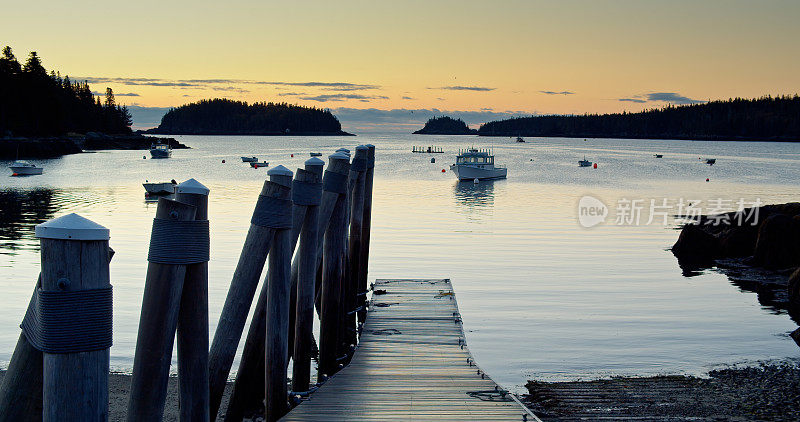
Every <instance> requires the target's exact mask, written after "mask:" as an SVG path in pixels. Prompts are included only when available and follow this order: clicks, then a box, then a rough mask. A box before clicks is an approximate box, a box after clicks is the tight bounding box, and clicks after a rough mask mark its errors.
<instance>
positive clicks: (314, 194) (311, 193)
mask: <svg viewBox="0 0 800 422" xmlns="http://www.w3.org/2000/svg"><path fill="white" fill-rule="evenodd" d="M317 180H319V179H317ZM321 201H322V183H313V182H304V181H301V180H294V181H292V202H294V204H295V205H319V204H320V202H321Z"/></svg>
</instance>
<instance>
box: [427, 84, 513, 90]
mask: <svg viewBox="0 0 800 422" xmlns="http://www.w3.org/2000/svg"><path fill="white" fill-rule="evenodd" d="M428 89H444V90H447V91H494V90H495V89H497V88H487V87H485V86H461V85H455V86H440V87H438V88H428Z"/></svg>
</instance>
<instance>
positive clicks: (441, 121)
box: [414, 116, 477, 135]
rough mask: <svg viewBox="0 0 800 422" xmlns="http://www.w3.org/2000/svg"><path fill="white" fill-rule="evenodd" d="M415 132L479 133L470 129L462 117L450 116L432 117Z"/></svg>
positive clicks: (443, 133)
mask: <svg viewBox="0 0 800 422" xmlns="http://www.w3.org/2000/svg"><path fill="white" fill-rule="evenodd" d="M414 133H415V134H442V135H461V134H463V135H471V134H475V133H477V131H476V130H474V129H470V128H469V126H467V124H466V123H465V122H464V121H463V120H461V119H454V118H452V117H450V116H442V117H436V116H434V117H432V118H431V119H428V122H427V123H425V127H423V128H422V129H420V130H418V131H416V132H414Z"/></svg>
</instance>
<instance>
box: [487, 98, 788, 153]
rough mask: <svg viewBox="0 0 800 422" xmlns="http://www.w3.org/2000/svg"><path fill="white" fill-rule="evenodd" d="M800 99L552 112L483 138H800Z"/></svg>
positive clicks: (492, 127) (499, 124)
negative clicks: (635, 110) (604, 111)
mask: <svg viewBox="0 0 800 422" xmlns="http://www.w3.org/2000/svg"><path fill="white" fill-rule="evenodd" d="M797 116H800V97H798V96H797V95H794V96H779V97H770V96H766V97H761V98H755V99H742V98H736V99H730V100H726V101H711V102H708V103H703V104H692V105H682V106H673V105H668V106H666V107H663V108H660V109H652V110H646V111H642V112H639V113H627V112H623V113H614V114H584V115H548V116H530V117H517V118H511V119H506V120H498V121H494V122H488V123H485V124H483V125H481V127H480V129H478V135H480V136H546V137H568V138H633V139H691V140H708V141H785V142H798V141H800V119H798V118H797Z"/></svg>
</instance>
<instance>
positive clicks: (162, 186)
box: [142, 182, 177, 195]
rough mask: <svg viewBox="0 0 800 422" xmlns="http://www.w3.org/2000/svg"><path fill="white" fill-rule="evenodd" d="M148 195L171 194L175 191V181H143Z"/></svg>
mask: <svg viewBox="0 0 800 422" xmlns="http://www.w3.org/2000/svg"><path fill="white" fill-rule="evenodd" d="M142 186H144V190H145V191H146V192H147V194H148V195H170V194H173V193H175V186H177V184H176V183H175V182H164V183H142Z"/></svg>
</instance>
